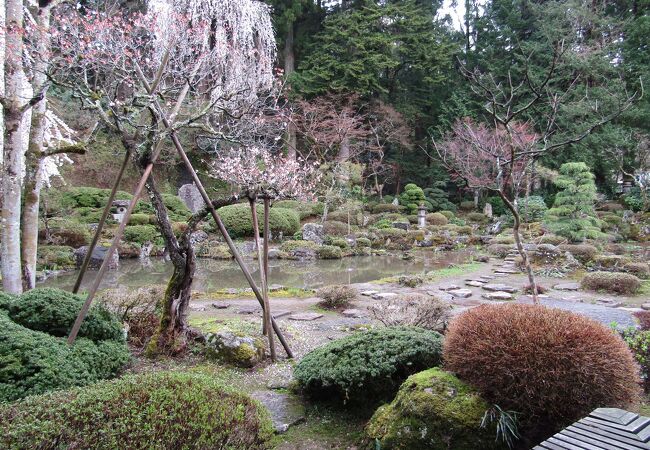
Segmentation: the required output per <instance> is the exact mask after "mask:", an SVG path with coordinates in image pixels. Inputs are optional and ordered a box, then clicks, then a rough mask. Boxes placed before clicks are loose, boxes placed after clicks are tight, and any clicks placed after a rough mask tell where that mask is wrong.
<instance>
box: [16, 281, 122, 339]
mask: <svg viewBox="0 0 650 450" xmlns="http://www.w3.org/2000/svg"><path fill="white" fill-rule="evenodd" d="M84 300H85V299H84V298H82V297H81V296H79V295H75V294H72V293H70V292H66V291H62V290H60V289H54V288H39V289H32V290H31V291H27V292H25V293H24V294H22V295H20V296H19V297H16V298H15V299H14V300H13V302H12V303H11V305H10V306H9V311H8V315H9V317H10V318H11V320H13V321H14V322H16V323H17V324H19V325H22V326H24V327H26V328H29V329H30V330H35V331H43V332H45V333H47V334H50V335H52V336H58V337H64V336H67V335H68V334H69V333H70V330H71V329H72V325H73V324H74V321H75V319H76V318H77V314H79V311H81V307H82V305H83V303H84ZM123 335H124V332H123V331H122V324H121V323H120V322H119V321H118V320H117V319H116V318H115V317H114V316H113V315H112V314H111V313H110V312H109V311H108V310H107V309H106V308H104V307H102V306H99V305H96V306H94V307H92V308H91V309H90V311H88V315H87V316H86V318H85V319H84V321H83V323H82V325H81V328H80V329H79V336H80V337H86V338H88V339H90V340H92V341H103V340H121V339H122V338H123Z"/></svg>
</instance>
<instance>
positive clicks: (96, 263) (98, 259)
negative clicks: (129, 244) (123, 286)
mask: <svg viewBox="0 0 650 450" xmlns="http://www.w3.org/2000/svg"><path fill="white" fill-rule="evenodd" d="M86 253H88V246H87V245H84V246H83V247H79V248H78V249H76V250H75V251H74V258H75V263H76V264H77V268H80V267H81V264H83V260H84V258H85V257H86ZM107 253H108V247H101V246H98V247H95V248H94V249H93V252H92V254H91V256H90V262H89V264H88V268H89V269H94V270H98V269H99V267H100V266H101V265H102V263H103V262H104V259H105V258H106V254H107ZM119 261H120V257H119V255H118V254H117V252H113V255H112V256H111V260H110V263H109V264H108V269H109V270H116V269H117V268H118V266H119V264H120V263H119Z"/></svg>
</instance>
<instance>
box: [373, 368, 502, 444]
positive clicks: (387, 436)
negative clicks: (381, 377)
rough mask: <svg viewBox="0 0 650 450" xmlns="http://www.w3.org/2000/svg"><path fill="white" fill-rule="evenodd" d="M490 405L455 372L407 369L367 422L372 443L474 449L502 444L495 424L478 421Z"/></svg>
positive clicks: (434, 369)
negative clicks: (393, 394) (388, 399)
mask: <svg viewBox="0 0 650 450" xmlns="http://www.w3.org/2000/svg"><path fill="white" fill-rule="evenodd" d="M488 409H489V405H488V404H487V402H486V401H485V400H483V399H482V398H481V397H480V396H479V394H478V393H477V392H476V391H475V390H474V389H472V388H471V387H470V386H468V385H467V384H465V383H463V382H462V381H460V380H459V379H458V378H456V377H455V376H454V375H452V374H450V373H448V372H444V371H442V370H440V369H438V368H433V369H428V370H425V371H424V372H420V373H417V374H415V375H411V376H410V377H409V378H407V379H406V381H405V382H404V384H402V386H401V387H400V388H399V392H398V393H397V397H395V399H394V400H393V401H392V403H390V404H388V405H384V406H382V407H380V408H379V409H378V410H377V411H376V412H375V414H374V415H373V416H372V419H370V422H369V423H368V425H367V427H366V435H367V436H368V438H369V439H370V441H371V443H373V444H375V447H376V448H381V449H386V450H389V449H409V450H447V449H454V450H475V449H483V450H488V449H494V448H504V447H505V446H502V445H500V444H499V443H497V442H495V436H496V426H495V425H494V424H489V425H488V426H486V427H483V426H482V422H483V417H484V416H485V414H486V413H487V412H488Z"/></svg>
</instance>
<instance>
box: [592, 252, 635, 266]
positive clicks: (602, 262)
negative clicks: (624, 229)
mask: <svg viewBox="0 0 650 450" xmlns="http://www.w3.org/2000/svg"><path fill="white" fill-rule="evenodd" d="M593 262H594V266H596V267H598V268H600V269H606V270H617V269H622V268H623V267H624V266H625V265H626V264H628V263H630V262H631V261H630V259H629V258H628V257H627V256H621V255H599V256H596V257H595V258H594V261H593Z"/></svg>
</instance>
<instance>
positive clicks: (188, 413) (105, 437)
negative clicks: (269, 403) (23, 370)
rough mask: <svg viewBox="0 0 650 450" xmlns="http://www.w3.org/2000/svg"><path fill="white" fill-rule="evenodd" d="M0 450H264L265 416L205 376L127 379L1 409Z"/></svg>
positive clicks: (268, 426)
mask: <svg viewBox="0 0 650 450" xmlns="http://www.w3.org/2000/svg"><path fill="white" fill-rule="evenodd" d="M0 426H1V427H2V429H3V430H4V433H3V435H2V436H1V437H0V443H1V445H0V446H2V447H3V448H48V449H49V448H51V449H54V448H93V449H115V448H123V447H124V446H125V445H128V447H129V448H134V449H143V448H156V449H165V448H178V449H180V448H229V449H240V450H244V449H246V450H250V449H266V448H268V445H269V441H270V439H271V437H272V434H273V432H272V430H273V428H272V424H271V421H270V419H269V416H268V413H267V412H266V410H265V409H264V408H262V407H260V405H259V404H258V403H257V402H255V401H253V400H251V398H250V397H248V396H247V395H245V394H243V393H239V392H236V391H234V390H231V389H226V388H224V387H223V386H221V385H220V384H218V383H217V382H216V381H215V380H214V378H213V377H211V376H209V375H206V374H198V373H194V374H189V373H174V372H157V373H149V374H142V375H131V376H127V377H124V378H121V379H119V380H115V381H110V382H103V383H98V384H95V385H94V386H91V387H86V388H83V389H73V390H70V391H64V392H56V393H51V394H47V395H42V396H37V397H31V398H28V399H25V400H22V401H20V402H17V403H13V404H10V405H4V406H2V407H0Z"/></svg>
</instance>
